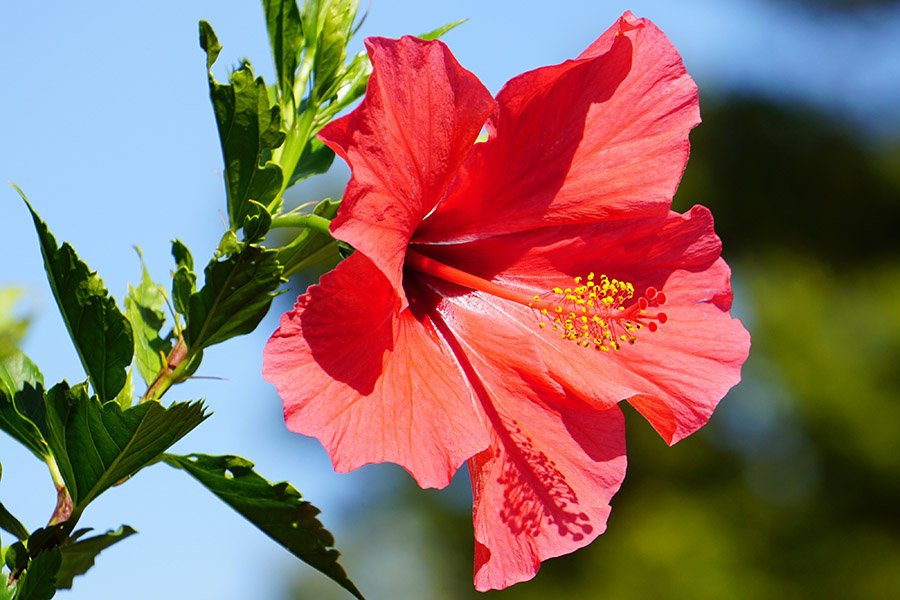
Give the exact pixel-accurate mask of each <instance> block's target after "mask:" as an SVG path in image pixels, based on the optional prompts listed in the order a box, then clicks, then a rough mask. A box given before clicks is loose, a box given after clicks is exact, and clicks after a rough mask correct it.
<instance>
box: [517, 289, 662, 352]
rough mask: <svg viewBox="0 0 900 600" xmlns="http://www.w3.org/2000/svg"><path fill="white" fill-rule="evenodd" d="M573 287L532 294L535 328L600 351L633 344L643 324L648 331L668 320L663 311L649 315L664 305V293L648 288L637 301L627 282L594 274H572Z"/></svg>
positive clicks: (530, 304)
mask: <svg viewBox="0 0 900 600" xmlns="http://www.w3.org/2000/svg"><path fill="white" fill-rule="evenodd" d="M572 281H573V283H574V284H575V285H574V286H573V287H567V288H565V289H563V288H560V287H556V288H553V290H552V291H551V292H550V293H549V294H548V295H546V296H544V297H542V296H534V299H533V301H532V302H531V303H529V306H531V308H533V309H534V310H536V311H537V313H538V327H540V328H541V329H545V328H547V327H550V328H551V329H552V330H553V331H557V332H559V333H560V335H561V336H562V338H563V339H564V340H569V341H572V342H575V343H576V344H578V345H579V346H581V347H583V348H591V347H593V348H594V349H596V350H600V351H601V352H609V351H610V350H620V349H621V348H622V344H623V343H627V344H634V343H635V341H637V336H636V335H635V334H636V333H637V332H638V331H640V330H641V329H643V328H644V327H646V328H647V329H648V330H650V331H651V332H654V331H657V330H658V329H659V325H660V324H662V323H665V322H666V321H667V320H668V317H667V316H666V313H664V312H656V313H655V314H650V313H648V312H647V311H648V310H649V309H651V308H658V307H659V306H660V305H662V304H665V302H666V296H665V294H663V293H662V292H659V291H657V290H656V289H655V288H652V287H650V288H647V291H646V292H645V293H644V295H643V296H641V297H639V298H638V299H637V301H636V302H633V303H631V304H629V305H628V306H626V303H628V301H629V300H631V299H632V298H634V294H635V290H634V286H633V285H632V284H631V283H629V282H627V281H620V280H618V279H610V278H609V277H607V276H606V275H603V274H601V275H600V277H599V278H598V277H595V275H594V273H589V274H588V276H587V277H574V278H573V280H572Z"/></svg>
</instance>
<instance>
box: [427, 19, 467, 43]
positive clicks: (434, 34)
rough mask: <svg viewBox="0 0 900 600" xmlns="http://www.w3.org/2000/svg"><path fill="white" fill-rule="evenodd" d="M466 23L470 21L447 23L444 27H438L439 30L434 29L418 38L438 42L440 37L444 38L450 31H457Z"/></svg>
mask: <svg viewBox="0 0 900 600" xmlns="http://www.w3.org/2000/svg"><path fill="white" fill-rule="evenodd" d="M466 21H468V19H460V20H459V21H454V22H452V23H447V24H446V25H442V26H440V27H438V28H437V29H432V30H431V31H429V32H428V33H423V34H422V35H420V36H418V38H419V39H420V40H426V41H430V40H436V39H438V38H440V37H443V36H444V34H445V33H447V32H448V31H450V30H451V29H455V28H457V27H459V26H460V25H462V24H463V23H465V22H466Z"/></svg>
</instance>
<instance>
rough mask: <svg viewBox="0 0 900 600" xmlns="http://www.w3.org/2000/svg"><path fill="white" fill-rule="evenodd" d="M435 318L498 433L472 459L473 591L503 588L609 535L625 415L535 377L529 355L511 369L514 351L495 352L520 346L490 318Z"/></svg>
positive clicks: (445, 309)
mask: <svg viewBox="0 0 900 600" xmlns="http://www.w3.org/2000/svg"><path fill="white" fill-rule="evenodd" d="M437 311H438V312H439V313H440V314H441V318H442V321H443V323H442V324H439V325H438V327H439V328H449V329H450V330H451V331H452V333H451V334H449V335H448V336H447V338H448V340H449V341H450V345H451V347H453V346H455V348H454V351H455V352H456V354H457V357H458V358H459V361H460V363H461V365H462V366H463V369H464V370H465V372H466V375H467V378H468V381H469V385H470V386H471V388H472V389H473V391H474V393H475V395H476V396H477V397H478V399H479V400H480V402H481V404H482V406H483V407H484V411H485V413H486V414H487V416H488V419H489V420H490V424H491V427H492V441H491V446H490V448H488V449H487V450H485V451H484V452H481V453H479V454H477V455H476V456H475V457H473V458H472V459H471V460H470V461H469V470H470V474H471V477H472V489H473V496H474V506H473V518H474V526H475V541H476V544H475V545H476V549H475V587H476V588H477V589H479V590H481V591H484V590H488V589H501V588H505V587H507V586H509V585H512V584H514V583H517V582H519V581H525V580H527V579H531V578H532V577H533V576H534V575H535V573H537V571H538V568H539V567H540V563H541V561H542V560H546V559H548V558H552V557H554V556H560V555H562V554H567V553H569V552H572V551H574V550H576V549H578V548H581V547H582V546H585V545H587V544H589V543H590V542H591V541H592V540H593V539H594V538H596V537H597V536H598V535H600V534H601V533H602V532H603V531H604V530H605V528H606V519H607V517H608V515H609V511H610V506H609V502H610V499H611V498H612V496H613V494H615V493H616V491H617V490H618V489H619V487H620V485H621V483H622V480H623V479H624V477H625V466H626V458H625V429H624V422H623V419H622V413H621V411H620V410H619V409H618V407H616V406H613V407H610V408H606V409H597V408H593V407H591V406H588V405H587V404H585V403H583V402H580V401H578V400H577V399H576V398H573V397H570V396H567V395H566V394H565V392H564V390H563V389H562V388H561V387H560V386H558V385H556V384H554V383H553V382H552V381H551V382H548V381H546V380H544V379H541V378H538V377H534V376H532V373H531V372H530V371H529V364H533V360H532V359H534V358H535V357H533V356H531V355H530V352H529V351H528V349H527V348H526V349H524V350H523V352H524V354H526V360H525V361H524V363H523V364H522V365H518V364H514V363H513V362H508V360H509V358H510V356H511V355H510V353H509V352H503V351H498V347H499V348H503V347H505V346H506V345H507V344H509V343H515V341H516V338H515V336H511V335H509V332H508V331H504V330H494V329H492V327H493V326H494V325H495V324H494V323H492V317H491V315H490V314H486V313H482V312H480V311H478V310H459V309H458V308H457V307H456V306H454V305H453V304H452V303H449V302H447V301H443V302H440V303H439V304H438V306H437ZM487 331H490V332H491V333H490V335H486V334H485V332H487ZM452 340H456V342H453V341H452ZM520 366H521V367H523V368H519V367H520Z"/></svg>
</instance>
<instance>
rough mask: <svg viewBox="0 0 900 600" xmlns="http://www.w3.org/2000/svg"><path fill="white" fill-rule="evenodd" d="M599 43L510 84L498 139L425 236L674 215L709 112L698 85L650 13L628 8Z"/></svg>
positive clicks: (464, 174)
mask: <svg viewBox="0 0 900 600" xmlns="http://www.w3.org/2000/svg"><path fill="white" fill-rule="evenodd" d="M595 46H596V48H595ZM592 48H594V49H595V50H600V49H602V50H603V52H602V53H599V52H597V53H594V52H588V53H586V54H585V55H583V56H582V57H581V58H579V59H576V60H573V61H567V62H565V63H562V64H560V65H556V66H551V67H545V68H542V69H537V70H535V71H531V72H529V73H525V74H523V75H520V76H519V77H516V78H514V79H513V80H511V81H510V82H509V83H508V84H507V85H506V87H504V88H503V90H502V91H501V92H500V94H499V96H498V98H497V100H498V103H499V110H498V112H497V113H495V116H494V117H492V119H491V121H490V122H489V124H488V127H489V129H490V130H491V132H492V137H491V139H490V140H489V141H488V142H486V143H484V144H478V145H476V147H475V150H473V152H472V156H471V157H470V159H469V160H468V161H467V162H466V163H465V164H464V165H463V168H462V171H461V176H460V179H459V180H458V181H457V182H456V183H455V184H454V186H453V187H452V188H451V190H450V192H449V195H448V197H447V199H446V200H444V201H443V202H442V203H441V204H440V205H439V206H438V208H437V209H436V210H435V212H434V214H433V215H431V216H429V217H428V219H426V221H425V222H424V223H423V224H422V226H421V227H420V229H419V230H418V231H417V233H416V236H415V239H416V240H418V241H423V242H427V241H453V240H457V241H458V240H464V239H471V238H473V237H483V236H486V235H491V234H497V233H507V232H515V231H522V230H527V229H532V228H536V227H540V226H544V225H549V224H559V223H585V222H592V221H598V220H603V219H618V218H624V217H636V216H641V215H648V214H665V212H666V211H667V210H668V207H669V205H670V203H671V200H672V196H673V195H674V193H675V189H676V187H677V185H678V182H679V180H680V178H681V174H682V172H683V171H684V166H685V164H686V162H687V158H688V153H689V143H688V132H689V131H690V130H691V128H692V127H694V125H696V124H697V123H698V122H699V121H700V115H699V108H698V107H699V104H698V99H697V88H696V86H695V85H694V82H693V80H692V79H691V78H690V77H689V76H688V75H687V73H686V72H685V69H684V65H683V64H682V62H681V57H680V56H679V54H678V52H677V51H676V50H675V48H674V47H673V46H672V44H671V43H670V42H669V40H668V39H667V38H666V36H665V35H664V34H663V33H662V32H661V31H660V30H659V29H657V28H656V27H655V26H654V25H653V24H652V23H651V22H650V21H647V20H637V19H634V18H633V17H632V16H631V15H630V14H626V15H625V16H624V17H623V18H622V19H620V20H619V22H618V23H616V25H614V26H613V28H612V29H611V30H610V31H608V32H607V33H605V34H604V35H603V36H601V38H600V39H599V40H598V41H597V42H595V45H594V46H592ZM473 217H476V218H473Z"/></svg>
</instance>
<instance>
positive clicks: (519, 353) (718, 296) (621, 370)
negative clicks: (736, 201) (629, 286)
mask: <svg viewBox="0 0 900 600" xmlns="http://www.w3.org/2000/svg"><path fill="white" fill-rule="evenodd" d="M417 248H425V249H426V250H422V251H423V252H428V253H429V254H430V255H431V256H433V257H434V258H435V259H437V260H440V261H442V262H445V263H447V264H452V265H454V266H455V267H457V268H459V269H462V270H463V271H467V272H469V273H472V274H474V275H477V276H479V277H482V278H485V279H489V280H491V281H493V282H494V283H497V284H500V285H503V286H504V287H509V288H512V289H516V290H518V291H520V292H522V293H523V294H524V295H526V296H528V297H530V296H532V295H542V296H545V295H546V294H545V293H546V292H549V291H550V290H551V289H552V288H553V287H556V286H560V287H563V288H565V287H566V286H570V285H572V278H573V277H574V276H576V275H581V276H585V275H587V274H588V273H589V272H591V271H595V272H596V273H597V274H598V275H599V274H600V273H605V274H607V275H608V276H609V277H611V278H612V277H615V278H619V279H621V280H625V281H629V282H631V283H633V284H634V286H635V288H636V290H637V292H638V294H641V293H642V292H643V291H644V290H645V289H646V288H647V287H650V286H653V287H655V288H657V289H661V290H663V291H664V292H665V294H666V296H667V300H666V303H665V305H664V306H663V307H660V309H659V310H660V311H662V312H665V313H666V315H667V317H668V320H667V321H666V323H665V324H664V325H661V326H660V327H659V330H658V331H656V332H651V331H649V330H648V329H643V330H641V331H640V332H638V333H637V341H636V343H635V344H634V345H633V346H632V345H627V344H625V345H623V348H622V349H621V350H620V351H618V352H598V351H596V350H594V349H593V348H582V347H580V346H578V345H577V344H575V343H573V342H571V341H567V340H563V339H562V338H561V336H560V335H559V334H558V333H554V332H552V331H550V328H549V327H548V328H545V329H540V328H539V327H538V326H537V325H538V322H539V321H540V320H541V318H540V317H539V315H538V314H536V312H535V311H534V310H532V309H529V308H527V307H524V306H521V305H519V304H516V303H513V302H509V301H506V300H501V299H498V298H495V297H493V296H489V295H487V294H485V293H481V292H479V293H472V292H468V293H465V290H462V288H453V287H451V286H449V285H448V284H442V283H440V282H436V281H430V280H429V282H428V283H429V285H430V286H431V287H434V288H436V289H439V290H441V292H442V293H443V294H444V295H445V296H447V297H448V299H449V302H452V303H454V304H456V305H457V306H458V307H459V309H460V312H461V310H462V309H468V310H475V311H477V312H479V313H481V314H484V315H488V316H489V317H490V319H491V322H492V324H491V325H490V326H486V327H485V330H490V331H492V332H494V333H493V335H495V336H496V335H497V334H496V332H498V331H504V332H505V334H506V335H508V336H510V340H509V341H508V342H507V343H506V344H504V345H503V346H497V347H496V348H495V355H497V356H499V355H500V354H504V356H503V357H502V360H503V361H504V362H505V364H507V368H510V369H513V370H519V371H529V372H530V373H531V374H532V376H533V377H536V378H543V379H544V380H545V384H544V385H551V382H556V383H558V384H559V385H561V386H562V387H563V388H564V389H565V390H566V391H567V393H568V394H570V395H572V396H575V397H578V398H580V399H582V400H583V401H585V402H589V403H591V404H592V405H594V406H596V407H598V408H603V407H608V406H610V405H612V404H615V403H617V402H619V401H621V400H626V399H630V400H631V402H632V404H633V405H634V406H635V407H636V408H637V409H638V410H639V411H640V412H641V413H643V414H644V416H645V417H647V419H648V420H649V421H650V422H651V423H652V424H653V426H654V427H655V428H656V429H657V431H658V432H659V433H660V435H662V436H663V438H664V439H665V440H666V441H667V442H668V443H674V442H676V441H678V440H679V439H681V438H683V437H685V436H686V435H689V434H690V433H692V432H693V431H695V430H696V429H698V428H699V427H700V426H702V425H703V424H704V423H706V421H707V420H708V418H709V416H710V415H711V414H712V411H713V409H714V408H715V406H716V404H717V403H718V401H719V400H720V399H721V398H722V397H723V396H724V395H725V393H726V392H727V391H728V390H729V389H730V388H731V387H732V386H734V385H735V384H736V383H737V382H738V381H739V380H740V369H741V365H742V364H743V363H744V361H745V360H746V358H747V354H748V352H749V336H748V334H747V332H746V330H745V329H744V327H743V325H742V324H741V322H740V321H739V320H737V319H732V318H731V316H730V315H729V314H728V311H729V310H730V308H731V285H730V272H729V270H728V266H727V265H726V264H725V263H724V261H722V260H721V259H720V258H719V252H720V248H721V243H720V241H719V238H718V237H717V236H716V235H715V232H714V230H713V222H712V216H711V215H710V213H709V211H708V210H707V209H705V208H703V207H699V206H698V207H694V208H693V209H692V210H691V211H690V212H689V213H687V214H686V215H680V214H678V213H674V212H672V213H669V214H668V215H667V216H665V217H651V218H644V219H630V220H618V221H612V222H608V223H600V224H593V225H577V226H567V227H565V228H558V227H548V228H544V229H540V230H534V231H529V232H522V233H518V234H511V235H504V236H497V237H493V238H487V239H480V240H475V241H472V242H468V243H464V244H446V245H422V246H417ZM460 294H462V295H460ZM650 312H651V313H652V312H653V311H650ZM495 360H498V358H496V357H495Z"/></svg>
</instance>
